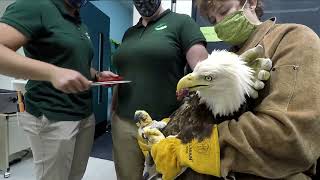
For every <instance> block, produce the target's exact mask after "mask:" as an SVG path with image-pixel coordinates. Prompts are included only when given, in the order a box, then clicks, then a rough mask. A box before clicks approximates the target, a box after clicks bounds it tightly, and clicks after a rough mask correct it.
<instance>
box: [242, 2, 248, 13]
mask: <svg viewBox="0 0 320 180" xmlns="http://www.w3.org/2000/svg"><path fill="white" fill-rule="evenodd" d="M247 3H248V0H246V2H244V4H243V6H242V8H241V9H240V11H244V7H245V6H246V5H247Z"/></svg>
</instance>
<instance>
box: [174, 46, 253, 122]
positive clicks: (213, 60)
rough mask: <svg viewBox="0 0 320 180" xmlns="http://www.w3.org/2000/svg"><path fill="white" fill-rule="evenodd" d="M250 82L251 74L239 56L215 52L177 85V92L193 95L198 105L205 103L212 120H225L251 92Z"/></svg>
mask: <svg viewBox="0 0 320 180" xmlns="http://www.w3.org/2000/svg"><path fill="white" fill-rule="evenodd" d="M252 78H253V70H252V69H251V68H250V67H248V66H247V65H246V62H244V61H243V60H242V59H241V58H240V56H238V55H236V54H234V53H231V52H228V51H225V50H221V51H219V50H215V51H213V52H212V53H211V55H209V57H208V58H207V59H206V60H204V61H201V62H199V63H198V64H197V66H196V67H195V68H194V71H193V73H190V74H188V75H186V76H184V77H183V78H182V79H181V80H180V81H179V83H178V85H177V91H179V90H182V89H185V88H188V89H189V91H196V92H197V94H198V96H199V97H200V103H205V104H206V105H207V107H208V108H209V109H210V110H212V113H213V115H214V116H217V115H220V116H227V115H232V114H233V113H234V112H236V111H237V110H238V109H239V108H240V106H241V105H242V104H243V103H244V102H245V97H246V95H248V96H249V93H250V91H252V90H253V89H252V87H251V86H252V85H253V82H252Z"/></svg>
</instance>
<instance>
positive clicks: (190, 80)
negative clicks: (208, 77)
mask: <svg viewBox="0 0 320 180" xmlns="http://www.w3.org/2000/svg"><path fill="white" fill-rule="evenodd" d="M198 85H199V83H198V77H197V76H196V75H195V74H194V73H190V74H187V75H186V76H184V77H183V78H181V79H180V80H179V82H178V85H177V92H179V91H181V90H183V89H185V88H188V89H190V90H191V88H193V87H197V86H198Z"/></svg>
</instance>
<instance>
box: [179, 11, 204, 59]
mask: <svg viewBox="0 0 320 180" xmlns="http://www.w3.org/2000/svg"><path fill="white" fill-rule="evenodd" d="M184 18H185V20H184V21H183V24H182V26H181V27H180V31H179V40H180V44H181V46H182V49H183V51H184V53H185V54H186V53H187V51H188V50H189V49H190V48H191V47H192V46H193V45H195V44H199V43H201V44H203V45H205V46H206V44H207V43H206V39H205V37H204V36H203V34H202V32H201V31H200V26H199V25H198V24H197V23H196V22H195V21H194V20H193V19H192V18H191V17H190V16H188V15H185V17H184Z"/></svg>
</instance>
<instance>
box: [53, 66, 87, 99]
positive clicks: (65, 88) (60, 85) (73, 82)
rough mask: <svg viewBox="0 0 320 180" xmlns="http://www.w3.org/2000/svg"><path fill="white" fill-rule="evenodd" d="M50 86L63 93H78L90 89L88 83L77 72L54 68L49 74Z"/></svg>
mask: <svg viewBox="0 0 320 180" xmlns="http://www.w3.org/2000/svg"><path fill="white" fill-rule="evenodd" d="M50 82H51V83H52V85H53V86H54V87H55V88H56V89H58V90H60V91H62V92H64V93H78V92H82V91H86V90H88V89H89V88H90V84H91V83H90V81H89V80H88V79H87V78H85V77H84V76H83V75H81V74H80V73H79V72H77V71H74V70H70V69H65V68H60V67H55V68H54V69H53V70H52V71H51V72H50Z"/></svg>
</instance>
